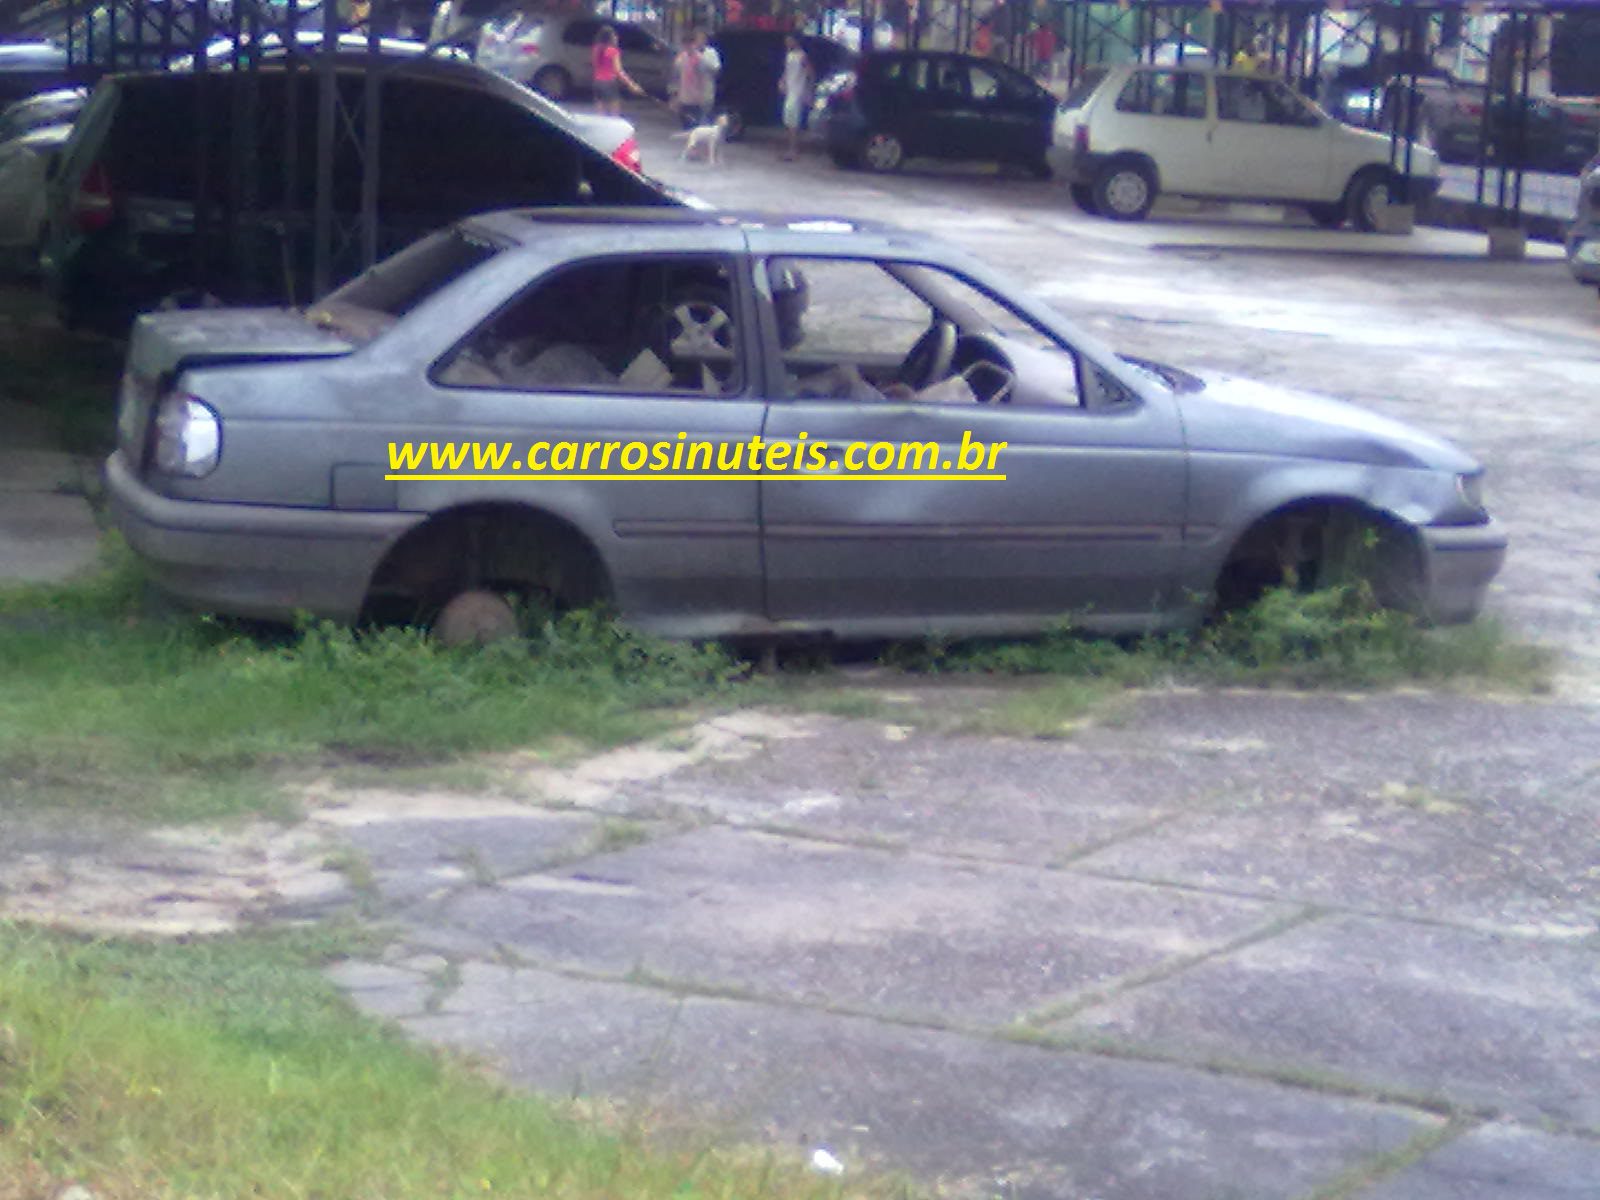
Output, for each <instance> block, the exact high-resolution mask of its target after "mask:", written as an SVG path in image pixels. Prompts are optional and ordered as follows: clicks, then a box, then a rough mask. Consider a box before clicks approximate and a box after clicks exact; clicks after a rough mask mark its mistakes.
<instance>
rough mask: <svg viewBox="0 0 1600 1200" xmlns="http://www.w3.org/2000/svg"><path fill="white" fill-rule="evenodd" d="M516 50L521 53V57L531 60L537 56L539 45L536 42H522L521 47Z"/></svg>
mask: <svg viewBox="0 0 1600 1200" xmlns="http://www.w3.org/2000/svg"><path fill="white" fill-rule="evenodd" d="M518 50H519V51H520V52H521V53H522V55H523V56H524V57H525V58H533V57H535V56H537V55H538V53H539V43H538V42H523V43H522V45H521V46H519V47H518Z"/></svg>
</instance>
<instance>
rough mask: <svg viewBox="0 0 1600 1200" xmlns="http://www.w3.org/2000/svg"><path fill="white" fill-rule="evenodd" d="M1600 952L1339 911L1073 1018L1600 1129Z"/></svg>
mask: <svg viewBox="0 0 1600 1200" xmlns="http://www.w3.org/2000/svg"><path fill="white" fill-rule="evenodd" d="M1596 961H1597V960H1596V954H1595V947H1594V946H1592V945H1581V946H1579V945H1555V944H1549V943H1542V942H1537V941H1530V940H1527V939H1521V938H1507V937H1496V936H1494V935H1491V934H1485V933H1480V932H1477V931H1473V930H1463V929H1453V928H1447V927H1442V926H1435V925H1423V924H1414V923H1410V922H1402V921H1387V920H1377V919H1371V918H1365V917H1356V916H1341V917H1332V918H1328V919H1325V920H1321V921H1315V922H1312V923H1310V924H1305V925H1301V926H1299V927H1298V928H1295V929H1292V930H1289V931H1287V932H1285V933H1284V934H1283V935H1282V936H1279V937H1275V938H1272V939H1270V940H1266V941H1262V942H1258V943H1256V944H1253V945H1250V946H1246V947H1244V948H1242V949H1240V950H1238V951H1237V952H1234V953H1229V954H1225V955H1221V956H1218V957H1216V958H1212V959H1210V960H1208V961H1205V962H1202V963H1199V964H1197V965H1195V966H1193V967H1191V968H1190V969H1188V970H1186V971H1184V972H1182V973H1180V974H1178V975H1175V976H1173V977H1171V978H1168V979H1163V980H1159V981H1156V982H1153V983H1151V984H1149V985H1148V986H1145V987H1142V988H1139V989H1137V990H1136V991H1132V992H1129V993H1127V994H1125V995H1122V996H1119V997H1115V998H1113V999H1111V1000H1109V1001H1108V1002H1106V1003H1104V1004H1101V1005H1098V1006H1095V1007H1093V1008H1090V1009H1087V1010H1085V1011H1083V1012H1080V1013H1078V1014H1076V1015H1075V1016H1074V1017H1073V1018H1071V1019H1070V1020H1069V1021H1067V1022H1066V1023H1065V1024H1064V1025H1063V1026H1061V1028H1062V1029H1063V1031H1065V1032H1067V1033H1075V1034H1080V1035H1081V1034H1095V1035H1099V1036H1104V1037H1111V1038H1114V1039H1116V1040H1119V1041H1124V1042H1128V1043H1132V1044H1135V1045H1138V1046H1143V1047H1151V1048H1160V1049H1163V1050H1165V1051H1166V1052H1167V1053H1170V1054H1171V1055H1173V1056H1175V1057H1177V1058H1180V1059H1185V1060H1189V1061H1206V1060H1209V1059H1224V1060H1235V1061H1245V1062H1250V1063H1255V1064H1262V1065H1270V1066H1281V1067H1287V1068H1291V1069H1293V1070H1296V1071H1306V1072H1311V1073H1313V1074H1316V1073H1322V1074H1326V1075H1329V1076H1332V1077H1335V1078H1339V1079H1342V1080H1345V1081H1346V1082H1350V1083H1354V1084H1356V1085H1358V1086H1364V1087H1369V1088H1373V1089H1378V1090H1391V1091H1395V1092H1399V1093H1403V1094H1409V1095H1426V1096H1439V1097H1444V1098H1445V1099H1447V1100H1448V1101H1450V1102H1451V1103H1452V1104H1455V1105H1460V1106H1464V1107H1467V1108H1469V1109H1488V1110H1491V1111H1495V1112H1503V1113H1507V1114H1510V1115H1512V1116H1515V1117H1518V1118H1522V1119H1526V1120H1550V1121H1555V1122H1559V1123H1562V1124H1565V1125H1568V1126H1579V1127H1587V1128H1589V1129H1594V1130H1600V1040H1597V1039H1596V1037H1595V1031H1596V1028H1597V1025H1596V1014H1597V1013H1600V971H1596V969H1595V966H1596Z"/></svg>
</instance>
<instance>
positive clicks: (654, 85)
mask: <svg viewBox="0 0 1600 1200" xmlns="http://www.w3.org/2000/svg"><path fill="white" fill-rule="evenodd" d="M447 4H448V0H447ZM604 25H609V26H611V28H613V29H615V30H616V31H617V41H618V48H619V49H620V50H621V51H622V65H623V68H624V69H625V70H626V71H627V72H628V74H629V75H630V76H631V77H632V78H633V80H634V82H636V83H637V84H638V85H639V86H640V87H642V88H644V90H645V91H647V92H650V93H651V94H653V95H656V96H664V95H666V93H667V81H668V80H669V79H670V78H671V75H672V60H673V58H674V57H675V56H676V52H675V51H674V50H673V49H672V47H671V46H669V45H667V43H666V42H664V41H662V40H661V39H660V38H658V37H656V36H655V35H654V34H653V33H650V32H649V31H647V30H645V29H642V28H640V27H639V26H638V25H631V24H629V23H628V22H626V21H605V20H601V19H600V18H598V17H594V16H588V15H573V14H561V15H558V14H554V13H544V14H541V13H527V12H522V13H513V14H512V15H511V16H510V17H508V18H506V19H504V20H501V21H491V22H489V23H488V24H486V25H485V26H484V27H483V28H482V30H481V31H480V33H479V36H478V54H477V60H478V63H479V65H481V66H485V67H488V68H489V70H491V71H497V72H499V73H500V74H501V75H504V76H506V77H507V78H508V79H515V80H516V81H517V82H518V83H521V84H526V85H527V86H528V87H531V88H532V89H533V90H534V91H536V92H539V93H541V94H543V95H545V96H548V97H550V99H552V100H566V99H568V98H569V97H571V96H572V95H574V94H575V93H576V92H579V91H588V90H589V87H590V85H591V83H592V80H591V78H590V74H591V70H592V68H591V66H590V54H591V52H592V51H593V49H594V40H595V36H596V35H597V34H598V33H599V32H600V28H601V26H604Z"/></svg>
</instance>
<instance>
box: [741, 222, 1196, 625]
mask: <svg viewBox="0 0 1600 1200" xmlns="http://www.w3.org/2000/svg"><path fill="white" fill-rule="evenodd" d="M751 241H752V245H753V247H755V248H757V269H756V278H757V291H758V294H760V295H762V297H763V304H764V305H765V306H766V307H765V308H764V310H763V311H764V312H767V313H770V314H772V316H771V317H770V318H769V320H768V324H767V329H766V330H765V331H764V332H765V333H766V337H765V345H766V349H767V353H768V356H769V362H772V363H776V364H777V368H778V369H777V370H776V371H773V370H769V372H768V383H767V386H768V392H769V395H770V396H771V398H772V403H771V406H770V408H769V411H768V415H767V420H766V425H765V428H764V431H763V438H764V440H765V442H766V444H767V445H768V446H773V445H779V444H781V445H789V446H801V447H805V448H806V449H805V450H804V451H795V452H794V454H795V455H796V456H797V455H798V454H800V453H804V454H806V455H807V456H808V457H807V462H808V464H809V465H811V466H814V467H817V468H818V469H819V470H820V472H821V476H822V477H820V478H817V477H813V478H802V477H798V476H797V474H796V473H795V472H794V471H793V470H792V469H791V470H774V469H769V470H767V471H765V472H764V474H763V478H762V483H761V505H762V544H763V554H764V562H765V571H766V584H767V593H766V597H767V611H768V614H769V615H770V616H771V617H772V618H773V619H774V620H778V621H786V622H793V623H798V624H801V625H806V626H810V627H829V628H850V629H852V630H854V631H855V632H860V633H867V632H872V631H875V630H876V631H883V632H888V631H890V630H904V629H906V628H908V627H919V628H938V627H940V626H941V625H943V626H945V627H949V626H955V625H959V626H961V627H962V628H966V629H973V628H994V629H1000V628H1005V627H1012V628H1020V627H1026V626H1029V625H1037V624H1038V623H1039V622H1040V621H1041V620H1045V619H1048V618H1049V617H1050V616H1052V615H1062V614H1067V613H1074V612H1077V613H1082V612H1086V611H1088V612H1093V613H1096V614H1098V615H1099V616H1100V617H1101V618H1103V619H1104V620H1107V621H1109V622H1111V623H1113V624H1115V623H1118V622H1121V623H1122V624H1123V625H1124V627H1128V626H1133V625H1137V624H1138V623H1139V622H1140V621H1141V620H1143V619H1144V618H1146V617H1148V615H1149V614H1150V613H1151V612H1152V611H1153V610H1156V609H1161V608H1165V607H1167V606H1168V605H1170V604H1171V603H1172V601H1173V594H1172V589H1173V587H1174V586H1175V580H1176V577H1177V569H1178V562H1179V554H1180V549H1181V540H1180V534H1181V527H1182V521H1183V506H1184V476H1185V464H1184V454H1183V447H1182V437H1181V430H1180V427H1179V424H1178V421H1177V417H1176V413H1175V411H1174V409H1173V408H1172V407H1171V406H1170V405H1161V404H1156V403H1146V402H1143V401H1140V400H1138V399H1135V398H1133V397H1132V396H1131V394H1130V395H1129V396H1128V402H1127V403H1125V404H1121V405H1112V406H1108V407H1106V408H1104V409H1091V408H1089V407H1087V406H1086V405H1085V404H1084V403H1083V402H1082V393H1083V391H1084V390H1086V389H1084V388H1083V387H1082V385H1081V384H1080V379H1081V378H1082V377H1083V376H1082V375H1081V374H1080V372H1088V371H1092V370H1094V368H1093V366H1092V364H1090V363H1089V362H1088V361H1087V360H1080V359H1079V357H1078V356H1077V354H1076V353H1075V352H1074V351H1073V350H1072V349H1071V347H1069V346H1067V345H1065V344H1064V343H1062V342H1061V341H1060V340H1059V339H1058V338H1056V337H1054V336H1053V335H1050V334H1048V333H1046V331H1044V330H1043V329H1042V328H1041V327H1039V326H1038V325H1036V324H1034V323H1032V322H1029V321H1027V320H1026V319H1024V318H1021V317H1019V316H1017V315H1016V313H1015V311H1014V310H1011V309H1004V310H1003V312H1002V315H1001V317H1000V321H1002V322H1006V321H1009V324H1010V326H1011V327H1012V330H1011V332H1012V335H1013V336H1014V337H1016V339H1017V343H1016V344H1017V346H1021V345H1022V344H1023V342H1025V341H1026V342H1032V343H1036V345H1034V346H1033V347H1032V348H1031V350H1030V362H1031V363H1032V365H1033V366H1035V367H1038V368H1040V369H1041V370H1042V371H1043V372H1045V373H1046V374H1047V375H1048V374H1050V373H1052V372H1053V373H1055V378H1056V379H1057V380H1058V385H1059V386H1057V387H1056V388H1055V389H1053V390H1051V392H1050V395H1051V402H1049V403H1014V404H996V405H982V404H978V403H973V402H970V401H969V402H965V403H934V402H932V400H931V395H932V394H931V393H930V394H927V395H925V396H924V398H922V399H919V400H903V399H885V398H884V397H883V396H882V395H881V394H876V392H877V391H881V390H882V386H883V385H884V384H885V382H886V380H887V378H888V376H889V375H890V374H892V373H893V371H894V369H895V367H896V366H897V365H898V364H897V363H896V362H895V360H896V359H897V358H900V357H902V356H903V354H904V353H905V352H906V351H908V350H909V349H910V345H908V343H910V344H914V343H915V342H916V340H917V339H918V338H920V337H921V336H922V335H923V333H924V332H925V331H926V330H927V329H928V328H929V322H930V319H931V318H932V317H933V316H935V315H937V313H938V312H939V311H940V310H937V309H934V308H933V307H932V306H930V305H928V304H927V303H926V301H925V300H923V298H922V297H921V296H920V295H918V294H917V292H916V291H915V290H914V289H913V288H912V287H911V286H910V285H908V283H907V282H906V279H912V278H915V279H917V280H918V281H919V282H920V281H924V280H925V279H927V278H929V277H932V278H935V279H937V280H938V282H939V286H942V287H945V288H948V289H950V290H951V292H952V293H959V292H960V291H961V289H962V288H964V287H965V288H968V289H969V290H971V289H970V285H967V284H963V283H962V282H961V281H960V280H959V279H958V278H957V277H955V276H953V275H949V274H946V273H943V272H938V271H932V270H931V269H924V270H925V271H927V274H926V275H924V274H922V273H921V272H918V271H916V270H915V269H913V270H912V271H911V273H910V274H907V275H906V276H905V278H904V279H903V278H900V277H897V275H896V272H905V270H906V268H905V267H904V265H903V264H896V263H892V262H889V263H885V262H880V261H877V260H874V259H872V258H861V259H856V258H837V257H830V258H822V257H814V256H812V255H810V254H807V253H806V252H805V251H804V248H803V247H802V246H801V245H797V244H793V243H791V244H788V245H786V244H784V241H783V239H782V235H781V234H771V235H768V236H767V237H764V238H763V237H762V236H761V235H760V234H752V235H751ZM795 279H803V280H804V281H805V282H806V293H807V297H808V303H807V304H806V306H805V313H804V316H803V318H802V321H803V324H802V326H801V327H800V329H799V331H798V332H793V331H791V332H789V333H788V334H787V335H780V334H778V333H775V332H772V331H774V330H783V329H785V328H786V327H787V325H788V322H787V320H785V319H780V315H781V312H782V304H783V296H784V293H786V292H788V291H790V290H792V286H793V281H794V280H795ZM780 285H782V286H780ZM989 303H990V304H991V305H993V306H994V307H995V308H1001V307H1002V306H1000V305H998V304H995V303H994V301H992V300H989ZM1015 353H1016V354H1018V355H1019V356H1021V355H1022V350H1020V349H1017V350H1015ZM830 361H831V362H832V363H833V364H835V366H836V367H837V366H838V365H840V364H843V365H844V366H847V367H849V368H851V370H849V371H844V372H841V373H840V375H839V376H838V377H836V378H835V379H834V380H833V381H832V383H831V384H829V383H827V382H825V383H824V384H822V385H821V386H818V385H816V384H815V383H814V382H813V381H815V380H817V379H818V378H824V379H825V378H826V377H825V375H824V372H823V368H824V367H825V365H826V364H827V363H829V362H830ZM858 376H859V377H860V378H859V379H858V378H857V377H858ZM860 380H865V381H867V382H868V383H869V384H876V385H877V387H876V389H874V388H867V387H862V386H861V382H860ZM1100 394H1105V393H1100ZM1034 398H1035V399H1038V398H1039V397H1038V396H1037V395H1035V397H1034ZM886 446H887V447H889V448H890V449H888V450H885V449H883V447H886ZM852 448H854V449H852ZM836 462H837V463H838V464H839V465H838V466H832V465H830V464H833V463H836ZM857 465H862V466H865V467H869V468H870V467H879V468H881V469H879V470H876V471H871V470H869V471H865V472H863V473H861V475H860V476H859V477H857V476H856V473H855V472H854V471H853V470H852V468H853V467H854V466H857ZM995 474H999V475H1003V476H1004V478H1003V479H995V478H988V476H992V475H995ZM906 476H922V477H919V478H907V477H906Z"/></svg>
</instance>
